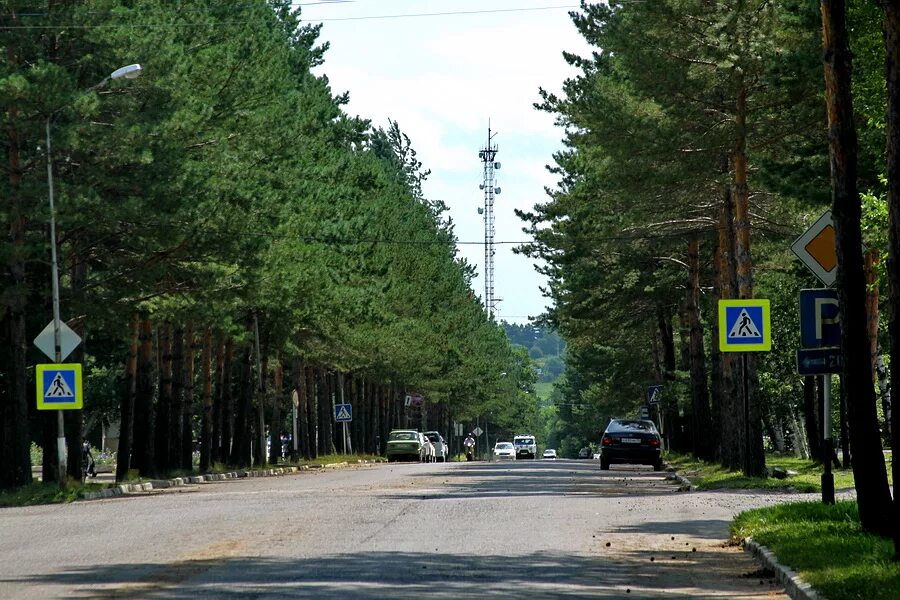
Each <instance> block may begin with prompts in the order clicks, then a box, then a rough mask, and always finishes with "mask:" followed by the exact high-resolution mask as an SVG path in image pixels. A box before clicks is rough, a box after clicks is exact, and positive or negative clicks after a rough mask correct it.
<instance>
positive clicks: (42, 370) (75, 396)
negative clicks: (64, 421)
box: [35, 363, 84, 410]
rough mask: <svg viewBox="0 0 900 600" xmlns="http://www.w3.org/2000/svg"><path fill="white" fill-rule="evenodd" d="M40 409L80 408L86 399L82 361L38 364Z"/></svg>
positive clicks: (38, 401) (37, 377)
mask: <svg viewBox="0 0 900 600" xmlns="http://www.w3.org/2000/svg"><path fill="white" fill-rule="evenodd" d="M35 379H36V383H37V390H36V391H37V408H38V410H78V409H80V408H82V407H83V405H84V399H83V396H84V395H83V393H82V383H81V363H72V364H47V365H37V366H36V368H35Z"/></svg>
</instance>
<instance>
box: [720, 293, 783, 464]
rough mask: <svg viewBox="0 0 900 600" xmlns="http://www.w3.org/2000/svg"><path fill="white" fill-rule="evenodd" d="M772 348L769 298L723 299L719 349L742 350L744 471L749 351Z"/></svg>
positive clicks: (747, 450)
mask: <svg viewBox="0 0 900 600" xmlns="http://www.w3.org/2000/svg"><path fill="white" fill-rule="evenodd" d="M771 349H772V325H771V320H770V318H769V301H768V300H753V299H750V300H719V351H720V352H740V353H741V396H742V398H743V403H744V472H745V473H749V472H750V377H749V373H748V372H747V371H748V365H747V353H748V352H768V351H770V350H771Z"/></svg>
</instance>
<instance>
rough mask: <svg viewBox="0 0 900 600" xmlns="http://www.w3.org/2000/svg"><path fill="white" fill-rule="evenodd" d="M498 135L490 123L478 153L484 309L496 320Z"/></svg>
mask: <svg viewBox="0 0 900 600" xmlns="http://www.w3.org/2000/svg"><path fill="white" fill-rule="evenodd" d="M496 135H497V134H496V133H491V124H490V121H488V137H487V144H486V145H485V146H484V147H483V148H482V149H481V150H480V151H479V152H478V158H480V159H481V162H482V163H484V181H483V182H482V184H481V185H480V186H479V187H480V188H481V189H482V190H484V209H483V210H482V209H479V211H478V212H480V213H482V214H483V215H484V309H485V310H486V311H487V313H488V316H489V317H491V318H494V317H495V316H496V311H497V300H496V299H495V298H494V254H496V252H495V251H494V234H495V233H496V229H495V227H494V196H496V195H499V194H500V188H499V187H498V186H497V185H496V183H497V182H496V180H495V177H494V170H495V169H499V168H500V163H499V162H496V160H495V159H496V158H497V152H498V151H499V149H498V147H497V144H495V143H493V141H494V137H495V136H496Z"/></svg>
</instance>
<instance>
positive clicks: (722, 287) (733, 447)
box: [713, 187, 744, 470]
mask: <svg viewBox="0 0 900 600" xmlns="http://www.w3.org/2000/svg"><path fill="white" fill-rule="evenodd" d="M732 196H733V194H732V190H731V188H729V187H726V188H725V191H724V196H723V202H722V206H721V209H720V211H719V258H720V260H721V262H720V263H719V265H718V272H719V293H720V296H719V299H721V300H729V299H732V298H735V297H737V296H736V295H737V290H738V282H737V267H736V265H737V263H736V262H735V252H736V250H735V238H736V235H735V231H734V201H733V199H732ZM716 321H718V319H716ZM713 339H715V340H716V345H717V346H718V338H717V337H716V338H713ZM719 357H720V364H721V369H720V370H721V373H722V405H721V409H720V410H721V412H720V419H719V426H720V430H719V440H720V443H721V445H720V449H719V453H720V455H721V460H722V464H723V465H724V466H726V467H728V468H729V469H732V470H737V469H741V468H742V467H743V463H742V460H741V458H742V454H743V452H742V450H741V448H742V447H743V439H744V435H743V432H744V429H743V426H742V423H743V413H744V411H743V406H742V400H741V396H740V394H741V390H740V387H739V385H738V381H739V377H740V376H741V371H740V369H739V367H738V364H737V360H736V357H735V355H734V353H732V352H719Z"/></svg>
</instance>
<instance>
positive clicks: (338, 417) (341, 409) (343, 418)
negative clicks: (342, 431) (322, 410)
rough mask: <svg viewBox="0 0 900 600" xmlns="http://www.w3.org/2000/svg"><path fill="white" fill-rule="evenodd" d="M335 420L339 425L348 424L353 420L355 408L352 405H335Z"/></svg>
mask: <svg viewBox="0 0 900 600" xmlns="http://www.w3.org/2000/svg"><path fill="white" fill-rule="evenodd" d="M334 420H335V421H337V422H338V423H347V422H349V421H352V420H353V406H352V405H350V404H335V405H334Z"/></svg>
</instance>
